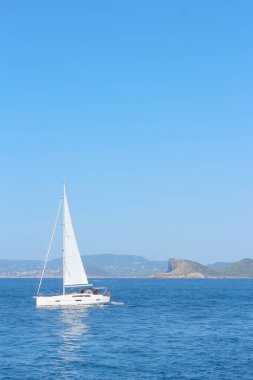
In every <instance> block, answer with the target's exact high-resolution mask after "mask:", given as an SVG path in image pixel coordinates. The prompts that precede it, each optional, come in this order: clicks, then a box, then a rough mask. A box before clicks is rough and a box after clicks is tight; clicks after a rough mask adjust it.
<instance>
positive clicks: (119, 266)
mask: <svg viewBox="0 0 253 380" xmlns="http://www.w3.org/2000/svg"><path fill="white" fill-rule="evenodd" d="M82 260H83V261H84V265H85V269H86V272H87V273H88V276H90V277H92V276H101V277H141V276H144V277H145V276H155V277H161V278H208V277H210V278H215V277H217V278H220V277H253V260H252V259H243V260H240V261H238V262H236V263H227V262H225V263H223V262H218V263H214V264H210V265H206V266H205V265H202V264H199V263H197V262H195V261H189V260H179V259H170V260H169V261H158V260H148V259H145V258H144V257H142V256H132V255H114V254H101V255H87V256H84V257H82ZM43 264H44V263H43V261H41V260H0V277H8V276H10V277H38V276H40V274H41V269H42V267H43ZM45 276H47V277H59V276H62V260H61V259H60V258H59V259H54V260H51V261H49V262H48V264H47V268H46V272H45Z"/></svg>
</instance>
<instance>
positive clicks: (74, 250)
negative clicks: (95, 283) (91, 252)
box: [63, 188, 88, 287]
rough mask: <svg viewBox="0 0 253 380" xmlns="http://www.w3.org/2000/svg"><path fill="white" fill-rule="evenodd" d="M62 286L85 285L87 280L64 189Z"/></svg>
mask: <svg viewBox="0 0 253 380" xmlns="http://www.w3.org/2000/svg"><path fill="white" fill-rule="evenodd" d="M63 280H64V283H63V286H73V287H74V286H79V285H80V286H82V285H87V284H88V280H87V276H86V273H85V270H84V267H83V263H82V259H81V256H80V253H79V249H78V246H77V242H76V237H75V233H74V229H73V226H72V222H71V217H70V213H69V207H68V201H67V197H66V192H65V188H64V194H63Z"/></svg>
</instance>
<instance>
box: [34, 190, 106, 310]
mask: <svg viewBox="0 0 253 380" xmlns="http://www.w3.org/2000/svg"><path fill="white" fill-rule="evenodd" d="M61 211H62V214H63V223H62V227H63V249H62V264H63V266H62V267H63V287H62V294H57V295H51V296H44V295H40V289H41V284H42V279H43V276H44V273H45V269H46V264H47V260H48V256H49V253H50V250H51V245H52V241H53V237H54V233H55V229H56V226H57V223H58V219H59V215H60V212H61ZM68 289H72V291H68ZM73 290H74V291H73ZM34 298H35V300H36V306H76V305H101V304H102V305H103V304H107V303H109V302H110V298H111V294H110V292H108V290H107V288H101V287H100V288H96V287H94V286H93V285H92V284H89V282H88V278H87V275H86V273H85V269H84V266H83V262H82V259H81V256H80V252H79V249H78V245H77V241H76V237H75V232H74V229H73V225H72V221H71V216H70V212H69V207H68V201H67V196H66V188H65V185H64V189H63V196H62V198H61V202H60V206H59V209H58V213H57V217H56V221H55V224H54V228H53V232H52V236H51V239H50V243H49V248H48V251H47V255H46V260H45V264H44V267H43V270H42V274H41V278H40V282H39V286H38V290H37V295H36V296H35V297H34Z"/></svg>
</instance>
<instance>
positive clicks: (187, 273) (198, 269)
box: [159, 259, 220, 278]
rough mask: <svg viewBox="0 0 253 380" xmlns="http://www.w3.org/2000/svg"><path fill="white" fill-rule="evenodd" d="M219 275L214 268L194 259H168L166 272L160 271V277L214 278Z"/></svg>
mask: <svg viewBox="0 0 253 380" xmlns="http://www.w3.org/2000/svg"><path fill="white" fill-rule="evenodd" d="M219 276H220V275H219V274H218V273H217V272H215V271H214V270H212V269H210V268H208V267H206V266H205V265H202V264H199V263H197V262H195V261H189V260H177V259H170V260H169V263H168V271H167V273H160V274H159V277H162V278H207V277H210V278H214V277H219Z"/></svg>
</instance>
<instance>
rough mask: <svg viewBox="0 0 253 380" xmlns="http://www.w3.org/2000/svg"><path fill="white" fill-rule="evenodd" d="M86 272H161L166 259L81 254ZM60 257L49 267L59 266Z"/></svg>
mask: <svg viewBox="0 0 253 380" xmlns="http://www.w3.org/2000/svg"><path fill="white" fill-rule="evenodd" d="M82 260H83V263H84V266H85V269H86V272H87V273H88V274H89V275H90V276H105V277H110V276H113V277H114V276H148V275H151V274H153V273H157V272H161V271H162V272H163V271H165V270H166V268H167V261H158V260H148V259H145V258H144V257H142V256H132V255H114V254H109V253H108V254H100V255H87V256H82ZM61 265H62V264H61V259H56V260H52V261H50V262H49V263H48V268H49V269H56V268H60V267H61Z"/></svg>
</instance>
